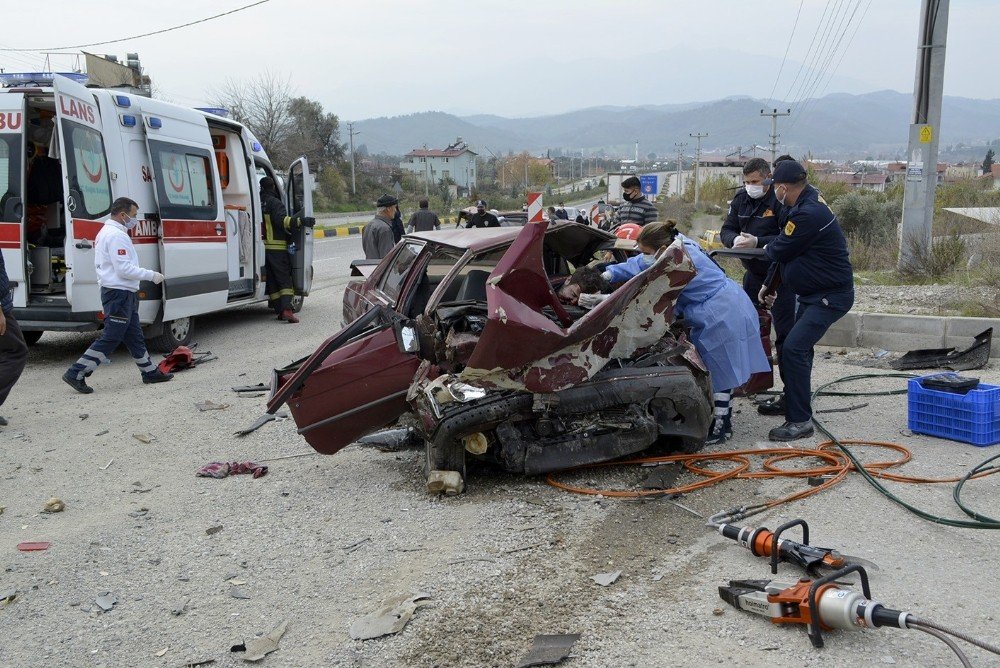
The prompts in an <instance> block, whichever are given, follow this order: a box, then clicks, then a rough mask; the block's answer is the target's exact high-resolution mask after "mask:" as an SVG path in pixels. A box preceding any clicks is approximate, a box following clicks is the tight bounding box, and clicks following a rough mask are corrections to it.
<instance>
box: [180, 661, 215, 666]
mask: <svg viewBox="0 0 1000 668" xmlns="http://www.w3.org/2000/svg"><path fill="white" fill-rule="evenodd" d="M210 663H215V659H194V660H193V661H188V662H187V663H185V664H184V668H198V666H207V665H208V664H210Z"/></svg>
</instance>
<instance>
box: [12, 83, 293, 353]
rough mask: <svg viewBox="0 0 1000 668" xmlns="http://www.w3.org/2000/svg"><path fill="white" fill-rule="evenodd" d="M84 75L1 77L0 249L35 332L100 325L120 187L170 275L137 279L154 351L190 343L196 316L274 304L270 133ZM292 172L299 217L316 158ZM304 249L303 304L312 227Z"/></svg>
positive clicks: (143, 237) (153, 256)
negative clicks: (269, 249)
mask: <svg viewBox="0 0 1000 668" xmlns="http://www.w3.org/2000/svg"><path fill="white" fill-rule="evenodd" d="M84 80H85V75H74V74H68V75H59V74H43V75H10V74H6V75H3V74H0V82H2V83H3V84H4V85H5V86H6V87H4V88H0V249H2V251H0V252H2V253H3V259H4V263H5V264H6V268H7V274H8V276H9V278H10V281H11V285H12V286H13V297H14V317H15V318H17V320H18V322H19V323H20V325H21V328H22V329H23V330H24V334H25V338H27V339H28V341H29V342H30V343H34V342H36V341H37V340H38V339H39V338H40V337H41V335H42V333H43V332H45V331H88V330H95V329H98V328H99V327H101V323H102V319H103V317H104V314H103V313H102V312H101V295H100V287H99V286H98V285H97V275H96V271H95V268H94V239H95V237H96V236H97V232H98V231H99V230H100V229H101V225H102V221H103V220H104V219H105V218H106V217H107V216H108V213H109V210H110V208H111V203H112V201H114V199H115V198H117V197H129V198H131V199H133V200H135V201H136V202H137V203H138V204H139V214H138V216H137V217H138V218H139V221H140V222H139V225H138V226H137V227H136V228H135V229H134V230H132V231H131V232H130V234H131V235H132V240H133V242H134V243H135V247H136V250H137V251H138V254H139V263H140V265H141V266H143V267H146V268H149V269H154V270H156V271H159V272H161V273H162V274H163V275H164V277H165V279H164V282H163V284H162V286H161V285H154V284H153V283H151V282H143V283H142V284H141V285H140V288H139V299H140V302H139V317H140V319H141V321H142V323H143V328H144V331H145V333H146V336H147V338H148V339H149V342H150V345H151V347H154V348H156V349H159V350H169V349H173V348H174V347H175V346H177V345H180V344H183V343H187V342H188V341H190V339H191V335H192V332H193V330H194V318H195V316H198V315H201V314H204V313H211V312H213V311H220V310H222V309H227V308H232V307H236V306H241V305H245V304H249V303H252V302H258V301H262V300H265V299H266V298H267V296H266V292H265V289H264V288H265V285H264V284H265V273H264V242H263V235H262V221H263V216H262V214H261V207H260V195H259V192H258V186H257V183H258V181H259V179H260V178H261V177H263V176H271V177H273V178H274V179H275V182H276V183H279V184H280V183H282V182H283V181H282V179H280V178H278V177H277V175H276V174H275V171H274V169H273V167H272V166H271V163H270V161H269V160H268V158H267V155H266V154H265V153H264V150H263V148H262V147H261V145H260V142H258V141H257V139H256V138H255V137H254V136H253V135H252V134H251V133H250V131H249V130H247V128H246V127H244V126H243V125H241V124H240V123H236V122H234V121H232V120H229V119H227V118H224V117H223V116H220V115H217V114H214V113H209V112H208V111H205V110H197V109H189V108H186V107H181V106H178V105H175V104H170V103H167V102H163V101H161V100H154V99H150V98H146V97H142V96H138V95H130V94H124V93H121V92H119V91H115V90H104V89H98V88H87V87H86V86H85V85H84V84H83V81H84ZM284 182H285V183H287V185H286V187H285V193H284V194H285V205H286V206H287V208H288V213H289V214H290V215H294V214H298V215H302V216H312V215H313V211H312V193H311V187H310V183H311V179H310V176H309V167H308V164H307V162H306V159H305V158H299V159H298V160H296V161H295V162H294V163H292V165H291V166H290V167H289V168H288V171H287V178H286V179H284ZM295 246H296V247H297V252H296V253H295V254H294V255H293V257H292V265H293V268H294V272H293V275H294V286H295V294H296V297H295V301H294V308H295V310H298V309H299V308H301V305H302V299H303V297H305V296H306V295H308V294H309V288H310V285H311V283H312V253H313V233H312V229H310V228H303V229H302V230H300V231H299V233H298V238H296V239H295Z"/></svg>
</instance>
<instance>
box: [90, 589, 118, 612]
mask: <svg viewBox="0 0 1000 668" xmlns="http://www.w3.org/2000/svg"><path fill="white" fill-rule="evenodd" d="M94 603H96V604H97V607H99V608H100V609H101V610H103V611H104V612H109V611H110V610H111V609H112V608H114V607H115V605H117V604H118V597H117V596H115V595H114V594H112V593H110V592H104V593H103V594H101V595H100V596H98V597H97V598H95V599H94Z"/></svg>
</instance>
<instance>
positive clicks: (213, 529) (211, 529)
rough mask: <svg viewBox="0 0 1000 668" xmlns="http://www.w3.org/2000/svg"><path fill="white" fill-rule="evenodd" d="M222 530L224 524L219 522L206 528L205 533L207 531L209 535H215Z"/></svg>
mask: <svg viewBox="0 0 1000 668" xmlns="http://www.w3.org/2000/svg"><path fill="white" fill-rule="evenodd" d="M220 531H222V525H221V524H217V525H215V526H214V527H208V528H207V529H205V533H207V534H208V535H209V536H214V535H215V534H217V533H219V532H220Z"/></svg>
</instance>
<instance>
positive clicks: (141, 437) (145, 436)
mask: <svg viewBox="0 0 1000 668" xmlns="http://www.w3.org/2000/svg"><path fill="white" fill-rule="evenodd" d="M132 438H134V439H135V440H137V441H139V442H140V443H152V442H153V441H154V440H156V437H155V436H153V435H152V434H149V433H146V432H141V433H138V434H132Z"/></svg>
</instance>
